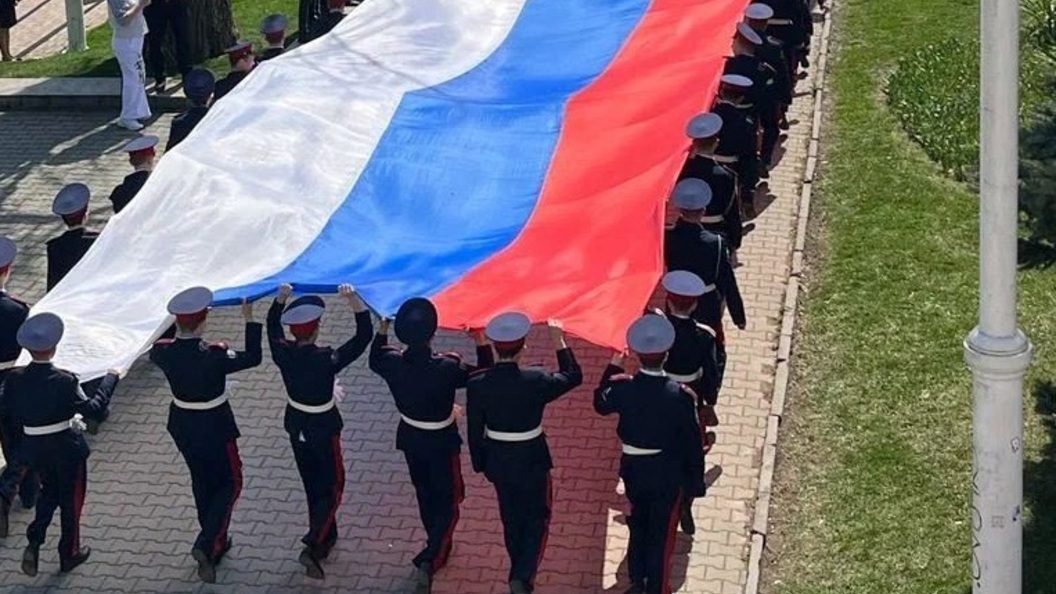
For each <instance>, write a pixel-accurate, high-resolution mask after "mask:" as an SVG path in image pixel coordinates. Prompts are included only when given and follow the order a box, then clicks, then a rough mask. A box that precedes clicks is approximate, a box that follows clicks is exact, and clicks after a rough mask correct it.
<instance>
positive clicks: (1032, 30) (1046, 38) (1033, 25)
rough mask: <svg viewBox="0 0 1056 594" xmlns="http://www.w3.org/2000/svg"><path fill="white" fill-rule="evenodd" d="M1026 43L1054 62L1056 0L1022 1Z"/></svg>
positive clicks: (1055, 58) (1055, 50)
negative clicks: (1025, 25)
mask: <svg viewBox="0 0 1056 594" xmlns="http://www.w3.org/2000/svg"><path fill="white" fill-rule="evenodd" d="M1023 13H1024V15H1025V16H1026V23H1027V27H1026V29H1027V33H1026V38H1027V41H1028V42H1029V43H1030V44H1032V45H1033V46H1034V47H1036V48H1037V50H1038V51H1039V52H1041V53H1043V54H1045V55H1046V56H1047V57H1048V58H1049V59H1050V60H1056V0H1023Z"/></svg>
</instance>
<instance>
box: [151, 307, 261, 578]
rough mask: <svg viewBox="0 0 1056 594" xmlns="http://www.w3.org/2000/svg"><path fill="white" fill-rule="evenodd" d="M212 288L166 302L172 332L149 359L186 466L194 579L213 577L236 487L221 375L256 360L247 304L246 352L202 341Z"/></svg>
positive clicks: (232, 428) (255, 332)
mask: <svg viewBox="0 0 1056 594" xmlns="http://www.w3.org/2000/svg"><path fill="white" fill-rule="evenodd" d="M212 301H213V293H212V291H210V290H209V289H206V288H205V287H193V288H190V289H187V290H185V291H182V292H180V293H178V294H177V295H176V296H175V297H173V298H172V299H171V300H170V301H169V306H168V309H169V313H170V314H173V315H175V316H176V326H177V328H178V331H179V333H178V334H177V336H176V338H175V339H173V340H169V339H165V340H159V341H158V342H156V343H154V346H153V347H151V349H150V360H151V361H153V362H154V363H155V364H156V365H157V366H158V367H160V368H161V370H162V371H163V372H164V373H165V378H166V379H168V381H169V386H170V387H171V388H172V396H173V397H172V404H171V405H170V406H169V422H168V431H169V435H171V436H172V439H173V441H174V442H175V443H176V448H177V449H179V451H180V454H181V455H183V459H184V460H185V461H186V462H187V468H188V469H189V470H190V472H191V489H192V490H193V492H194V505H195V508H196V509H197V511H198V524H199V526H201V531H200V532H199V533H198V536H197V538H195V541H194V548H193V549H192V550H191V556H192V557H194V560H195V561H196V562H197V563H198V577H199V578H201V580H202V581H204V582H208V583H212V582H215V581H216V565H217V564H218V563H219V562H220V561H221V559H223V557H224V555H225V554H226V553H227V551H228V550H229V549H230V548H231V539H230V538H228V536H227V529H228V526H229V525H230V523H231V512H232V510H233V509H234V507H235V502H236V501H237V500H238V496H239V493H241V492H242V459H241V458H240V457H239V455H238V443H237V441H236V440H237V439H238V438H239V436H240V435H241V434H240V433H239V431H238V425H236V424H235V415H234V413H233V412H232V411H231V405H230V404H228V402H227V394H226V393H225V389H226V380H227V376H228V375H230V374H232V373H236V372H239V371H242V370H244V369H249V368H251V367H256V366H257V365H260V361H261V358H262V351H261V344H260V341H261V334H262V332H261V331H262V329H263V328H262V326H261V325H260V324H258V323H255V322H254V321H253V307H252V305H250V304H249V303H247V302H246V301H244V300H243V302H242V316H243V317H244V318H245V320H246V350H245V351H234V350H231V349H230V348H228V346H227V344H226V343H223V342H214V343H209V342H206V341H204V340H202V332H203V331H204V328H205V321H206V317H207V316H208V312H209V304H210V303H212Z"/></svg>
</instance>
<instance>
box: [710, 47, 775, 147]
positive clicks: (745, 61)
mask: <svg viewBox="0 0 1056 594" xmlns="http://www.w3.org/2000/svg"><path fill="white" fill-rule="evenodd" d="M723 74H740V75H741V76H747V77H748V78H750V79H752V88H751V93H750V96H751V97H752V103H753V104H754V105H755V107H756V109H757V110H758V112H759V113H760V114H761V115H762V117H764V118H766V119H773V118H774V117H776V114H777V106H778V103H779V101H778V92H777V91H778V89H776V88H775V87H776V85H777V72H775V71H774V69H773V68H772V67H771V66H770V65H769V64H767V63H766V62H765V61H763V60H762V59H761V58H758V57H756V56H733V57H731V58H727V59H726V66H725V67H724V68H723ZM720 132H721V131H720Z"/></svg>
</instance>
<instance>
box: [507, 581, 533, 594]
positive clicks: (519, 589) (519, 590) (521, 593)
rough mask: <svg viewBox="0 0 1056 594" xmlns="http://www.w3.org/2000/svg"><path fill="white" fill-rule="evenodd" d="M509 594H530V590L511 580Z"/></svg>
mask: <svg viewBox="0 0 1056 594" xmlns="http://www.w3.org/2000/svg"><path fill="white" fill-rule="evenodd" d="M510 594H532V589H531V588H529V587H528V584H526V583H524V582H522V581H521V580H513V581H511V582H510Z"/></svg>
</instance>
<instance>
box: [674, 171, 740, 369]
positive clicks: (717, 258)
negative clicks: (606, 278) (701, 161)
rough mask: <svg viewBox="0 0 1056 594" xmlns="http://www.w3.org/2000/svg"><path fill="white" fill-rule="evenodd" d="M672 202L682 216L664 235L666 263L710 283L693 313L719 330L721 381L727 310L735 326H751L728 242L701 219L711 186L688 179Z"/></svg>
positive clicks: (680, 184) (717, 335)
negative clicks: (724, 324) (731, 261)
mask: <svg viewBox="0 0 1056 594" xmlns="http://www.w3.org/2000/svg"><path fill="white" fill-rule="evenodd" d="M671 198H672V201H673V202H674V203H675V206H676V207H678V209H679V211H680V215H679V218H678V221H676V222H675V225H674V226H673V227H671V228H669V229H668V230H667V231H666V232H665V233H664V263H665V264H666V266H667V269H668V270H688V271H690V272H692V273H693V274H696V275H697V276H699V277H700V278H701V280H703V281H704V282H705V283H707V284H706V285H705V292H704V294H703V295H701V297H700V299H699V301H698V302H697V309H696V310H694V311H693V319H694V320H696V321H698V322H701V323H702V324H705V325H706V326H708V327H709V328H712V329H713V330H715V334H716V339H717V345H716V346H717V350H718V361H719V378H720V381H721V378H722V375H723V373H724V372H725V369H726V334H725V332H723V329H722V310H723V306H727V307H729V310H730V317H732V318H733V323H734V324H736V325H737V327H738V328H740V329H741V330H744V328H745V326H746V325H747V320H746V319H745V315H744V302H743V301H742V300H741V292H740V289H738V287H737V277H736V276H734V273H733V266H731V265H730V258H729V253H728V252H727V250H726V242H725V240H723V239H722V236H721V235H718V234H715V233H712V232H710V231H707V230H706V229H704V228H702V227H701V226H700V216H701V214H702V213H703V212H704V209H705V208H707V205H708V202H709V201H710V200H711V189H710V188H709V187H708V184H707V183H705V182H703V181H701V180H699V179H692V178H690V179H684V180H682V181H680V182H678V184H676V185H675V191H674V193H673V195H672V197H671Z"/></svg>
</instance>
